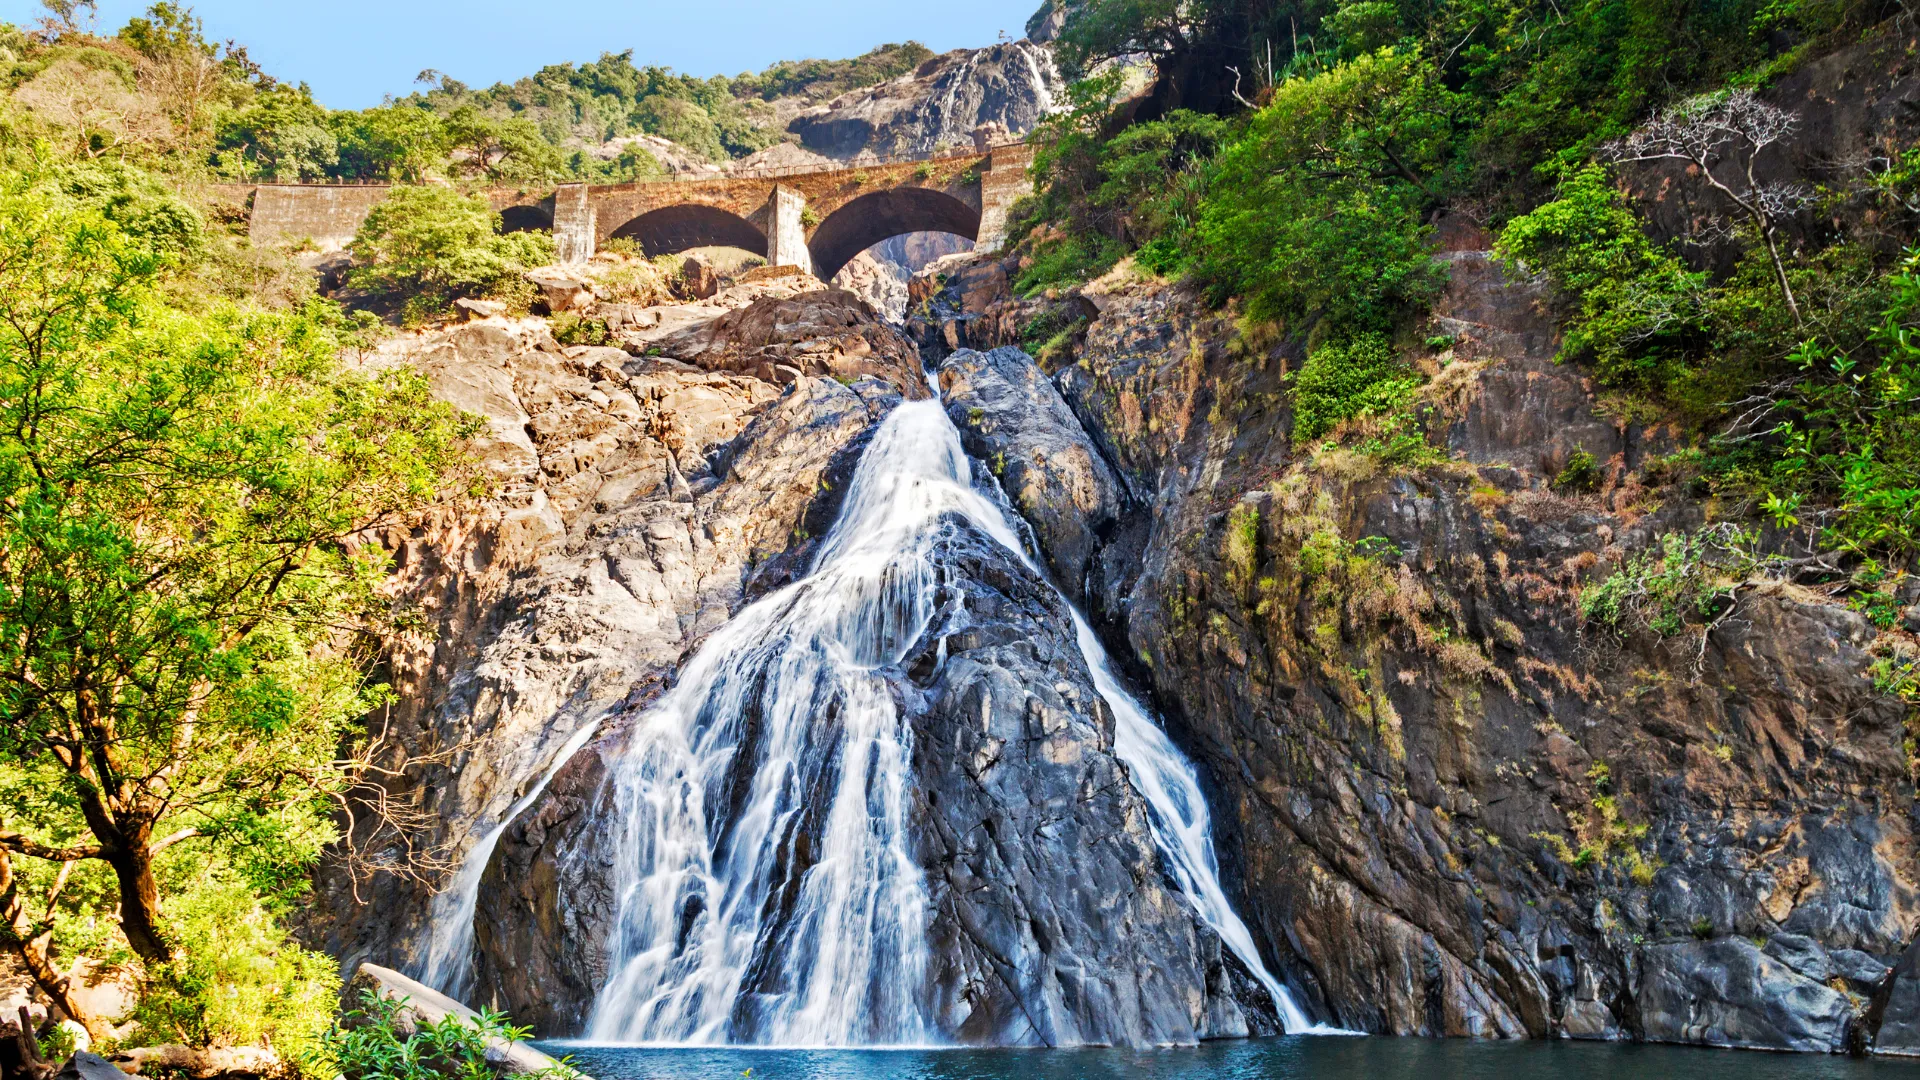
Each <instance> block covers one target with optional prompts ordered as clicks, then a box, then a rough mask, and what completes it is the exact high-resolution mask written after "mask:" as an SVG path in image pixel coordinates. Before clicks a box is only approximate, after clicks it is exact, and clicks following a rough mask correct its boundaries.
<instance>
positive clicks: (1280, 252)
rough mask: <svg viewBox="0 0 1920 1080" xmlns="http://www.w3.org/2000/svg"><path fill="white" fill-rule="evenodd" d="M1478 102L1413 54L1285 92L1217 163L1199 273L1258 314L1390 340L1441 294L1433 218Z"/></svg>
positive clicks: (1398, 53) (1383, 54) (1202, 228)
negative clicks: (1396, 327)
mask: <svg viewBox="0 0 1920 1080" xmlns="http://www.w3.org/2000/svg"><path fill="white" fill-rule="evenodd" d="M1469 105H1470V103H1469V102H1468V101H1466V99H1464V98H1463V97H1461V96H1460V95H1458V94H1456V93H1454V92H1453V91H1450V90H1448V89H1447V88H1446V87H1445V86H1444V85H1443V84H1442V82H1441V80H1440V78H1439V73H1438V71H1437V70H1436V69H1435V68H1434V67H1433V65H1432V64H1430V63H1428V62H1427V61H1426V59H1425V58H1424V57H1422V56H1421V55H1420V54H1419V53H1418V52H1417V51H1408V50H1397V49H1382V50H1381V51H1379V52H1377V53H1372V54H1369V55H1366V56H1362V57H1360V58H1359V59H1356V60H1354V61H1352V62H1350V63H1346V64H1340V65H1338V66H1336V67H1334V68H1332V69H1330V70H1328V71H1326V72H1324V73H1322V74H1319V75H1315V76H1313V77H1311V78H1300V79H1294V80H1291V81H1288V82H1286V83H1283V84H1281V85H1280V86H1279V87H1278V88H1277V89H1276V90H1275V93H1274V97H1273V101H1272V103H1271V104H1270V105H1268V106H1267V107H1265V108H1263V109H1261V110H1260V111H1259V112H1258V113H1256V114H1254V116H1253V117H1252V119H1251V121H1250V123H1249V127H1248V129H1247V132H1246V134H1245V135H1244V136H1243V137H1241V138H1239V139H1237V140H1235V141H1233V142H1232V143H1230V144H1229V145H1228V146H1227V147H1226V148H1225V149H1224V150H1223V151H1222V152H1221V154H1220V157H1219V161H1218V164H1217V167H1216V171H1215V174H1214V176H1213V178H1212V183H1211V185H1210V188H1209V192H1208V196H1207V199H1206V200H1205V203H1204V206H1203V207H1202V210H1201V214H1200V222H1199V235H1200V240H1201V249H1200V252H1199V260H1200V266H1199V269H1200V273H1201V275H1202V277H1203V278H1205V279H1207V280H1209V281H1211V282H1212V283H1213V285H1214V287H1215V289H1216V291H1218V292H1219V293H1221V294H1223V295H1229V294H1230V295H1236V296H1242V297H1245V298H1246V300H1247V306H1248V310H1249V312H1250V313H1252V314H1253V315H1254V316H1256V317H1258V318H1262V319H1272V320H1277V321H1281V322H1284V323H1287V324H1289V325H1293V326H1295V327H1296V328H1298V329H1304V326H1301V325H1300V324H1301V323H1302V322H1303V321H1304V320H1307V319H1310V318H1325V319H1327V320H1329V321H1330V323H1331V324H1332V325H1333V326H1334V327H1335V328H1337V329H1339V330H1345V331H1348V332H1352V331H1357V330H1385V329H1388V328H1390V327H1391V326H1392V325H1393V323H1394V322H1395V320H1396V319H1398V318H1399V317H1400V316H1401V315H1402V314H1404V313H1406V312H1408V311H1411V310H1414V309H1416V308H1418V307H1420V306H1422V305H1424V304H1426V303H1427V302H1429V301H1430V300H1431V299H1432V298H1433V297H1434V296H1435V295H1437V293H1438V290H1439V287H1440V284H1441V282H1442V281H1443V280H1444V276H1443V274H1442V272H1441V270H1440V267H1439V266H1438V264H1437V261H1436V260H1435V259H1434V257H1433V252H1432V251H1431V250H1430V248H1429V247H1428V242H1427V238H1428V235H1429V233H1430V232H1431V230H1430V229H1429V228H1428V227H1427V226H1426V225H1425V223H1424V219H1425V215H1426V214H1427V212H1428V211H1429V210H1430V209H1431V208H1432V207H1433V206H1434V205H1435V204H1436V203H1437V202H1438V201H1439V200H1440V198H1441V197H1442V196H1443V195H1445V194H1446V193H1447V192H1448V190H1449V189H1450V188H1451V187H1452V186H1454V184H1455V178H1454V177H1453V175H1452V173H1453V172H1454V170H1455V168H1456V166H1455V161H1454V154H1455V151H1456V149H1457V145H1456V144H1457V143H1458V141H1459V140H1460V138H1461V137H1462V132H1463V131H1464V130H1466V122H1467V121H1468V120H1470V119H1471V109H1470V107H1469Z"/></svg>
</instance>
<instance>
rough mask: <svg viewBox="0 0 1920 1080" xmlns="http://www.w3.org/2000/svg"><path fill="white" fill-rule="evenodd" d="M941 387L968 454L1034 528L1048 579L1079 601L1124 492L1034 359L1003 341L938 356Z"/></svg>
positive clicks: (942, 394) (1083, 595)
mask: <svg viewBox="0 0 1920 1080" xmlns="http://www.w3.org/2000/svg"><path fill="white" fill-rule="evenodd" d="M940 391H941V398H942V400H944V401H945V402H946V405H947V416H948V418H950V419H951V420H952V421H953V424H954V426H955V427H957V428H959V429H960V436H961V442H962V443H963V444H964V445H965V446H966V448H967V453H968V454H970V455H972V456H973V457H975V458H977V459H979V460H980V461H983V462H986V463H987V464H988V466H989V467H990V468H992V469H993V471H994V474H995V475H996V476H998V477H999V479H1000V484H1001V486H1002V487H1003V488H1005V489H1006V493H1007V497H1008V498H1010V499H1011V500H1013V504H1014V506H1016V507H1018V508H1019V511H1020V513H1021V515H1022V516H1023V517H1025V518H1026V519H1027V521H1028V522H1029V523H1030V524H1031V525H1032V526H1033V529H1034V532H1035V534H1036V538H1037V539H1038V540H1039V542H1040V549H1041V550H1042V551H1043V552H1045V553H1046V557H1047V561H1048V563H1049V565H1050V566H1051V567H1052V569H1053V576H1054V580H1055V581H1057V582H1059V584H1060V586H1061V587H1062V588H1064V589H1065V590H1066V591H1067V595H1068V596H1070V597H1073V598H1074V599H1075V600H1084V598H1085V595H1086V589H1085V582H1086V579H1087V575H1088V573H1089V571H1090V570H1091V569H1092V564H1093V556H1094V553H1095V551H1097V550H1098V548H1099V546H1100V543H1101V541H1102V540H1103V539H1105V538H1106V537H1107V536H1109V535H1111V534H1112V532H1113V530H1114V528H1115V527H1116V526H1117V525H1118V523H1119V518H1120V510H1121V504H1122V497H1123V493H1122V491H1121V490H1120V485H1119V482H1118V481H1116V480H1115V479H1114V476H1113V473H1112V472H1111V471H1110V470H1109V469H1108V468H1107V463H1106V462H1105V461H1104V460H1103V459H1102V458H1101V456H1100V452H1099V451H1098V450H1097V449H1095V448H1094V445H1093V442H1092V440H1090V439H1088V438H1087V434H1086V432H1085V431H1084V430H1082V428H1081V427H1080V422H1079V420H1077V419H1075V418H1074V415H1073V411H1072V410H1071V409H1069V408H1067V403H1066V401H1065V400H1063V399H1062V398H1061V397H1060V393H1059V391H1057V390H1055V389H1054V386H1053V383H1052V382H1050V381H1049V380H1048V379H1047V377H1046V375H1045V374H1044V373H1042V372H1041V371H1040V369H1039V367H1038V366H1037V365H1035V364H1034V362H1033V359H1032V358H1031V357H1029V356H1028V355H1027V354H1026V353H1023V352H1021V351H1020V350H1019V349H1015V348H1011V347H1008V348H999V349H995V350H993V351H992V352H985V353H983V352H975V351H973V350H971V349H967V350H962V351H960V352H957V353H954V354H953V355H952V356H949V357H947V359H946V360H945V361H944V362H942V364H941V365H940Z"/></svg>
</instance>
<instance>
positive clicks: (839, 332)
mask: <svg viewBox="0 0 1920 1080" xmlns="http://www.w3.org/2000/svg"><path fill="white" fill-rule="evenodd" d="M779 269H791V268H790V267H786V268H779ZM659 344H660V347H661V349H662V350H663V351H664V352H665V353H666V354H667V355H668V356H671V357H673V358H675V359H678V360H683V361H685V362H687V363H690V364H694V365H696V366H698V367H701V368H704V369H706V370H708V371H727V372H737V373H739V374H743V375H752V376H754V377H756V378H759V379H764V380H766V381H768V382H778V383H783V384H784V383H790V382H792V381H794V379H796V378H798V377H800V376H802V375H813V376H826V377H829V378H834V379H840V380H842V381H851V380H854V379H860V378H864V377H867V376H872V377H875V378H879V379H884V380H886V381H887V382H889V383H891V384H892V385H893V387H894V389H896V390H898V391H899V392H900V393H901V394H902V395H904V396H906V397H907V398H909V399H918V398H924V397H926V396H927V395H928V389H927V380H926V376H925V375H924V374H923V373H922V369H921V366H920V354H919V352H918V350H916V349H915V348H914V347H913V344H912V343H911V342H909V341H908V340H907V339H906V338H904V337H902V336H901V335H900V333H899V331H897V330H895V329H893V328H892V327H890V326H888V325H887V324H886V322H885V320H883V319H881V318H880V316H879V314H878V313H877V312H875V311H874V310H873V308H872V307H870V306H868V305H867V303H866V302H865V301H863V300H861V299H860V298H859V297H858V296H856V295H854V294H853V293H850V292H848V291H846V290H845V289H822V290H819V291H815V292H804V293H800V294H799V295H796V296H765V297H762V298H760V299H758V300H755V301H753V302H752V303H751V304H748V305H747V306H746V307H743V308H739V309H737V310H734V311H730V312H727V313H726V314H725V315H722V316H720V317H719V318H717V319H713V320H712V321H710V322H706V323H703V324H701V325H698V326H694V327H691V328H689V329H687V330H685V331H682V332H680V333H677V334H673V335H670V336H668V337H666V338H663V339H661V340H660V342H659Z"/></svg>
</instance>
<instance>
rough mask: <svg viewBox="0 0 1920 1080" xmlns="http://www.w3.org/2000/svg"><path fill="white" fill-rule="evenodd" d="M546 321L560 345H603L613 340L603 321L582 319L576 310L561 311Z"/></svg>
mask: <svg viewBox="0 0 1920 1080" xmlns="http://www.w3.org/2000/svg"><path fill="white" fill-rule="evenodd" d="M548 323H549V325H551V326H552V327H553V339H554V340H555V341H558V342H559V343H560V344H562V345H605V344H606V343H607V342H609V341H611V340H613V333H612V331H610V330H608V329H607V324H606V323H605V322H603V321H601V320H599V319H583V318H581V317H580V314H579V313H578V312H574V311H563V312H561V313H560V314H558V315H555V316H554V317H553V318H551V319H549V320H548Z"/></svg>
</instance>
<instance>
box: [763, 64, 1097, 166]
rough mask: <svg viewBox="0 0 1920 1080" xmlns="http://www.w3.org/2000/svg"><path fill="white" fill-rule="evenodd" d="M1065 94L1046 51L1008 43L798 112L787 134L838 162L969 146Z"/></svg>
mask: <svg viewBox="0 0 1920 1080" xmlns="http://www.w3.org/2000/svg"><path fill="white" fill-rule="evenodd" d="M1063 91H1064V83H1063V81H1062V80H1061V78H1060V75H1059V73H1058V72H1057V71H1056V70H1055V68H1054V66H1053V57H1052V54H1051V53H1049V52H1048V50H1047V49H1046V47H1045V46H1042V45H1037V44H1035V43H1033V42H1031V41H1026V40H1020V41H1009V42H1002V43H1001V44H998V45H992V46H988V47H987V48H984V49H960V50H956V51H954V52H950V53H944V54H942V55H940V56H936V57H934V58H932V59H930V60H928V61H927V62H925V63H923V64H921V65H920V67H919V68H918V69H917V70H915V71H914V72H913V73H912V74H909V75H903V76H901V77H899V78H897V79H893V80H890V81H888V82H884V83H881V84H879V85H877V86H870V87H865V88H862V89H859V90H851V91H848V92H847V93H845V94H842V95H840V96H839V97H837V98H834V99H833V100H832V101H830V102H828V103H827V104H825V105H822V106H816V107H813V108H809V109H806V110H805V111H803V112H800V113H799V114H798V115H796V116H794V117H793V118H792V119H791V120H790V121H789V122H788V123H787V130H788V131H789V132H791V133H792V134H794V135H797V136H799V137H800V142H801V144H802V145H803V146H805V147H806V148H807V149H808V150H812V151H814V152H816V153H819V154H823V155H825V156H828V157H832V158H838V159H841V160H854V161H859V160H861V159H862V157H863V156H866V157H871V156H874V155H890V154H912V153H926V152H928V151H933V150H940V149H952V148H957V147H968V146H972V145H973V141H974V132H975V131H976V130H977V129H983V128H985V129H989V130H992V131H997V132H998V135H999V137H1000V138H1002V139H1005V138H1009V137H1012V136H1017V135H1020V134H1022V133H1025V132H1027V131H1031V130H1032V129H1033V127H1034V125H1035V124H1036V123H1038V122H1039V120H1040V118H1041V117H1043V116H1045V115H1047V114H1048V113H1049V112H1052V111H1053V110H1054V108H1055V107H1056V104H1057V102H1059V101H1060V100H1061V99H1062V97H1063ZM777 104H778V103H776V105H777Z"/></svg>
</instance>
